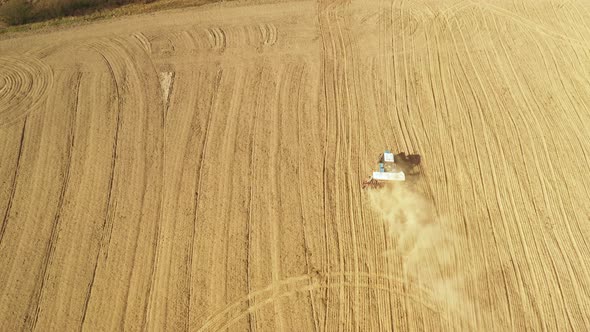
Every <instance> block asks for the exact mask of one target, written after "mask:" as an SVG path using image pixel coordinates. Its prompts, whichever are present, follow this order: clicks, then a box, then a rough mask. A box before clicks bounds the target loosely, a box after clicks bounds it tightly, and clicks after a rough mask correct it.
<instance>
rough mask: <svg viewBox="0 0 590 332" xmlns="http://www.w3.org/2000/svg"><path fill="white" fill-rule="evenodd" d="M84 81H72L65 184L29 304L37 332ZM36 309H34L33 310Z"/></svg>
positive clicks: (79, 76) (65, 182)
mask: <svg viewBox="0 0 590 332" xmlns="http://www.w3.org/2000/svg"><path fill="white" fill-rule="evenodd" d="M81 80H82V74H81V73H77V74H75V75H74V77H73V79H72V80H71V82H72V83H73V85H74V86H75V88H74V92H75V97H74V99H75V103H74V112H73V115H72V118H71V120H70V124H69V129H70V132H69V135H68V141H67V142H66V145H67V147H66V157H65V165H64V167H65V175H64V176H63V184H62V186H61V190H60V192H59V198H58V203H57V210H56V213H55V216H54V218H53V222H52V226H51V235H50V237H49V242H48V243H47V246H46V249H45V255H44V259H43V262H44V263H43V265H42V268H41V272H40V273H39V281H38V284H39V286H38V288H37V289H36V290H35V295H34V298H33V300H32V301H31V302H32V303H31V304H29V312H31V311H32V313H29V315H28V317H30V319H29V320H30V322H29V323H28V324H27V322H26V321H25V324H26V325H28V328H30V329H31V330H35V328H36V325H37V319H38V318H39V311H40V310H41V307H40V306H39V303H40V301H41V297H42V296H43V292H44V290H45V283H46V282H47V281H48V280H47V279H48V275H47V271H48V267H49V266H51V264H52V262H53V258H54V253H55V246H56V242H57V240H58V238H59V231H60V221H61V215H62V213H63V209H64V197H65V195H66V191H67V190H68V182H69V180H70V171H71V168H72V150H73V149H74V145H75V142H76V140H75V132H76V124H77V120H78V105H79V101H80V95H79V94H80V83H81ZM33 308H34V309H33Z"/></svg>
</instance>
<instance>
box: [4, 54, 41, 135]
mask: <svg viewBox="0 0 590 332" xmlns="http://www.w3.org/2000/svg"><path fill="white" fill-rule="evenodd" d="M52 84H53V72H52V70H51V68H50V67H49V66H47V65H46V64H44V63H43V62H41V61H40V60H38V59H36V58H34V57H30V56H25V55H21V56H19V57H18V58H17V57H7V56H4V57H0V128H2V127H4V126H7V125H10V124H12V123H14V122H15V121H18V120H20V119H22V118H23V117H24V116H26V115H27V114H29V113H30V112H31V111H33V110H35V109H36V108H37V107H38V106H39V105H40V104H42V103H43V102H44V100H45V98H46V94H47V90H49V89H50V88H51V86H52Z"/></svg>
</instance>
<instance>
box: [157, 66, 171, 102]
mask: <svg viewBox="0 0 590 332" xmlns="http://www.w3.org/2000/svg"><path fill="white" fill-rule="evenodd" d="M173 80H174V72H171V71H169V72H162V73H160V86H161V87H162V96H163V97H164V105H166V107H167V106H168V98H169V97H170V90H171V88H172V81H173Z"/></svg>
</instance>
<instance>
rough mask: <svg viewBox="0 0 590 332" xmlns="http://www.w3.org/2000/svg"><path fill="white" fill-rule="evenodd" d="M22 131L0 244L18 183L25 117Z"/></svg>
mask: <svg viewBox="0 0 590 332" xmlns="http://www.w3.org/2000/svg"><path fill="white" fill-rule="evenodd" d="M22 128H23V129H22V131H21V135H20V143H19V146H18V153H17V156H16V164H15V166H14V175H13V177H12V182H11V185H10V195H9V196H8V204H7V206H6V210H5V211H4V217H3V218H2V224H1V225H0V245H1V244H2V240H3V238H4V232H5V231H6V226H7V225H8V221H9V218H10V210H11V208H12V203H13V200H14V193H15V192H16V187H17V184H18V182H17V181H18V171H19V167H20V162H21V156H22V154H23V148H24V145H25V137H26V136H25V133H26V129H27V118H26V117H25V120H24V121H23V125H22Z"/></svg>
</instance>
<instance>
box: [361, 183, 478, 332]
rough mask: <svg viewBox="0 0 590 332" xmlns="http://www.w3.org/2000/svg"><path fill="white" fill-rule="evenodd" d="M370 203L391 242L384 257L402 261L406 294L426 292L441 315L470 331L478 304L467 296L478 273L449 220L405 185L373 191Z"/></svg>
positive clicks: (370, 194) (461, 239)
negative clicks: (384, 226) (389, 248)
mask: <svg viewBox="0 0 590 332" xmlns="http://www.w3.org/2000/svg"><path fill="white" fill-rule="evenodd" d="M369 200H370V202H371V206H372V207H373V209H374V210H375V212H377V213H378V214H379V215H380V217H381V218H382V219H383V221H384V222H385V224H386V227H387V231H388V235H389V237H390V239H391V241H392V243H393V248H392V249H391V250H389V251H388V252H386V253H385V255H393V256H394V257H396V258H398V260H397V261H398V262H399V259H400V258H401V261H402V266H403V271H402V273H403V280H404V282H405V283H406V287H407V289H408V291H409V292H414V291H416V292H419V293H421V292H422V293H423V292H426V296H427V297H428V300H429V301H431V302H434V303H435V305H436V306H437V307H438V309H439V311H440V312H441V314H443V315H445V316H447V317H451V316H452V317H456V318H457V319H458V320H460V321H461V322H462V324H466V327H470V326H471V327H473V326H474V325H476V322H475V318H474V317H475V315H474V303H473V301H472V300H471V299H470V298H469V297H468V296H467V292H466V290H467V288H468V280H469V278H470V277H471V276H473V275H474V274H475V273H476V272H475V269H474V265H475V264H473V263H474V262H473V260H472V259H470V257H469V252H468V250H467V248H468V247H467V239H466V237H465V236H462V235H460V234H458V233H457V232H455V231H453V230H452V229H450V228H449V227H448V226H445V225H448V224H449V223H448V222H446V221H448V220H446V219H445V218H444V217H443V216H439V215H437V213H436V209H435V206H434V205H433V204H432V203H431V202H430V201H429V200H428V199H426V198H425V197H424V196H423V195H421V194H419V193H418V192H416V191H415V190H413V189H411V188H410V187H408V185H406V184H396V185H393V186H387V187H385V188H382V189H379V190H372V191H370V192H369ZM388 261H396V260H388ZM397 269H398V270H399V266H398V267H397Z"/></svg>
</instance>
